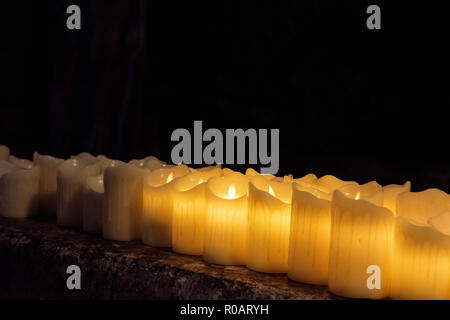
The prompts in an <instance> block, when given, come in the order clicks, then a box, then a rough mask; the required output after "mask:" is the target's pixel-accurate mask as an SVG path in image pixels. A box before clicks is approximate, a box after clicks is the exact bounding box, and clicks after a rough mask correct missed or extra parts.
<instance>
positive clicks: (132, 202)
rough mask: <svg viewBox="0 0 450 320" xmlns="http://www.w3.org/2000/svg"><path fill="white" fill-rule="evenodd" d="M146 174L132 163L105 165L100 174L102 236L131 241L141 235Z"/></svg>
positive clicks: (144, 169)
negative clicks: (101, 186) (102, 180)
mask: <svg viewBox="0 0 450 320" xmlns="http://www.w3.org/2000/svg"><path fill="white" fill-rule="evenodd" d="M149 173H150V170H148V169H146V168H138V167H137V166H135V165H133V164H128V163H127V164H123V165H120V166H118V167H109V168H106V170H105V174H104V188H105V191H104V211H103V219H102V233H103V237H104V238H105V239H108V240H117V241H131V240H138V239H140V236H141V221H142V185H143V180H144V177H145V176H146V175H147V174H149Z"/></svg>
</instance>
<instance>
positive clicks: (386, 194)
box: [383, 181, 411, 215]
mask: <svg viewBox="0 0 450 320" xmlns="http://www.w3.org/2000/svg"><path fill="white" fill-rule="evenodd" d="M410 191H411V182H410V181H407V182H406V183H405V184H403V185H398V184H390V185H387V186H384V187H383V207H385V208H388V209H389V210H391V211H392V213H393V214H394V215H397V197H398V195H399V194H400V193H402V192H410Z"/></svg>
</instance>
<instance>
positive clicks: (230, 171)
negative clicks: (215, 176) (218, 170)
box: [222, 168, 235, 175]
mask: <svg viewBox="0 0 450 320" xmlns="http://www.w3.org/2000/svg"><path fill="white" fill-rule="evenodd" d="M233 172H235V171H234V170H231V169H230V168H223V169H222V174H223V175H226V174H230V173H233Z"/></svg>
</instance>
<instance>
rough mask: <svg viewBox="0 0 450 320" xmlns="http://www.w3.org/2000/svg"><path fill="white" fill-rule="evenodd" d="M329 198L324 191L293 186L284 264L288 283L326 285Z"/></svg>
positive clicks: (321, 188)
mask: <svg viewBox="0 0 450 320" xmlns="http://www.w3.org/2000/svg"><path fill="white" fill-rule="evenodd" d="M331 198H332V194H331V193H330V192H329V190H327V189H326V188H324V187H320V186H317V185H310V186H308V185H307V184H306V183H294V184H293V190H292V209H291V231H290V239H289V263H288V277H289V278H290V279H292V280H295V281H299V282H305V283H311V284H320V285H326V284H327V283H328V259H329V250H330V230H331Z"/></svg>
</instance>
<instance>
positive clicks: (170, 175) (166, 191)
mask: <svg viewBox="0 0 450 320" xmlns="http://www.w3.org/2000/svg"><path fill="white" fill-rule="evenodd" d="M189 172H190V170H189V168H188V167H187V166H186V165H182V164H181V165H178V166H174V167H169V168H161V169H157V170H155V171H152V172H151V173H150V174H149V175H148V176H147V177H146V178H145V180H144V195H143V197H144V199H143V220H142V237H141V240H142V242H143V243H145V244H148V245H151V246H155V247H171V246H172V209H173V203H172V191H173V187H174V183H173V182H174V179H176V178H179V177H183V176H185V175H187V174H188V173H189Z"/></svg>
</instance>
